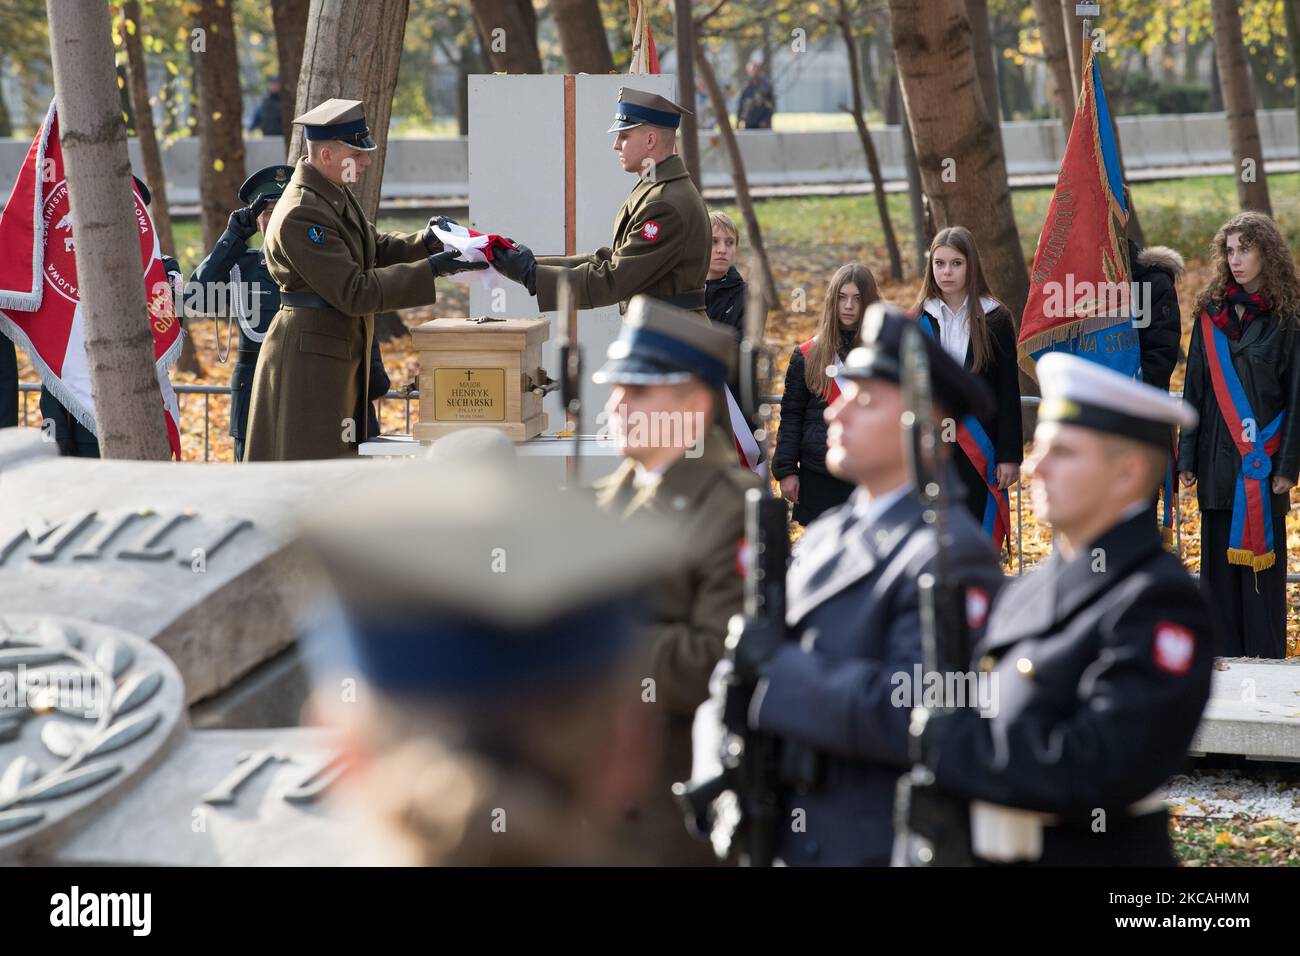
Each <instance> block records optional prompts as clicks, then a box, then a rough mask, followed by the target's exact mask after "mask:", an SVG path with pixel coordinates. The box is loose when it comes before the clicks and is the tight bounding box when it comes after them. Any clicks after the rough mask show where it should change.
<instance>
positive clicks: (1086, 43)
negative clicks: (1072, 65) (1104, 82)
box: [1074, 3, 1101, 89]
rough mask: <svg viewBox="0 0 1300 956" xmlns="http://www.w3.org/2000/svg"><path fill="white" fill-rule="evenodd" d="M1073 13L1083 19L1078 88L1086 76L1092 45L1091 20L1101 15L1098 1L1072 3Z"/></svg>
mask: <svg viewBox="0 0 1300 956" xmlns="http://www.w3.org/2000/svg"><path fill="white" fill-rule="evenodd" d="M1074 15H1075V16H1076V17H1080V18H1082V20H1083V54H1082V56H1080V57H1079V83H1080V87H1079V88H1080V89H1082V88H1083V87H1082V84H1083V83H1084V82H1085V81H1086V79H1087V76H1088V52H1089V49H1090V47H1091V45H1092V36H1091V34H1092V21H1093V19H1094V18H1097V17H1100V16H1101V4H1100V3H1076V4H1075V5H1074Z"/></svg>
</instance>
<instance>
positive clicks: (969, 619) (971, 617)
mask: <svg viewBox="0 0 1300 956" xmlns="http://www.w3.org/2000/svg"><path fill="white" fill-rule="evenodd" d="M988 619H989V592H988V591H985V590H984V589H983V588H967V589H966V626H967V627H968V628H970V629H971V630H972V631H978V630H979V629H980V628H982V627H983V626H984V622H985V621H987V620H988Z"/></svg>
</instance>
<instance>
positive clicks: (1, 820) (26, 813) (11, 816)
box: [0, 809, 45, 833]
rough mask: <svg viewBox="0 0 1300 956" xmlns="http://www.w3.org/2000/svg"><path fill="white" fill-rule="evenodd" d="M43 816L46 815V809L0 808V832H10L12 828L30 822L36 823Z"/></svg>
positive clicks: (14, 828) (23, 825)
mask: <svg viewBox="0 0 1300 956" xmlns="http://www.w3.org/2000/svg"><path fill="white" fill-rule="evenodd" d="M43 816H45V811H44V810H28V809H19V810H0V833H8V832H9V831H10V830H17V829H18V828H19V827H25V826H27V825H28V824H30V823H35V822H36V821H37V820H39V819H41V817H43Z"/></svg>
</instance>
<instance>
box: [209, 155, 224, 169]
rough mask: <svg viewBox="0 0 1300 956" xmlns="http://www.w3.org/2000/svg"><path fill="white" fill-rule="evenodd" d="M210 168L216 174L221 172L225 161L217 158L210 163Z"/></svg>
mask: <svg viewBox="0 0 1300 956" xmlns="http://www.w3.org/2000/svg"><path fill="white" fill-rule="evenodd" d="M212 168H213V169H215V170H216V171H217V172H221V171H222V170H224V169H225V168H226V163H225V160H223V159H221V158H220V157H217V158H216V159H214V160H213V161H212Z"/></svg>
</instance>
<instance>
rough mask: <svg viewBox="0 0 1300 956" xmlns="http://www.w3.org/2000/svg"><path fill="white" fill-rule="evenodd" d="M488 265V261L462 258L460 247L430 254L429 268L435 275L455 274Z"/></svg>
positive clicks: (472, 270)
mask: <svg viewBox="0 0 1300 956" xmlns="http://www.w3.org/2000/svg"><path fill="white" fill-rule="evenodd" d="M487 267H488V264H487V263H486V262H468V261H466V260H464V259H462V258H461V257H460V250H459V249H448V250H447V251H446V252H439V253H437V254H436V255H432V256H429V268H430V269H432V270H433V274H434V275H435V276H454V275H455V274H456V273H457V272H475V271H477V270H479V269H486V268H487Z"/></svg>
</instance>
